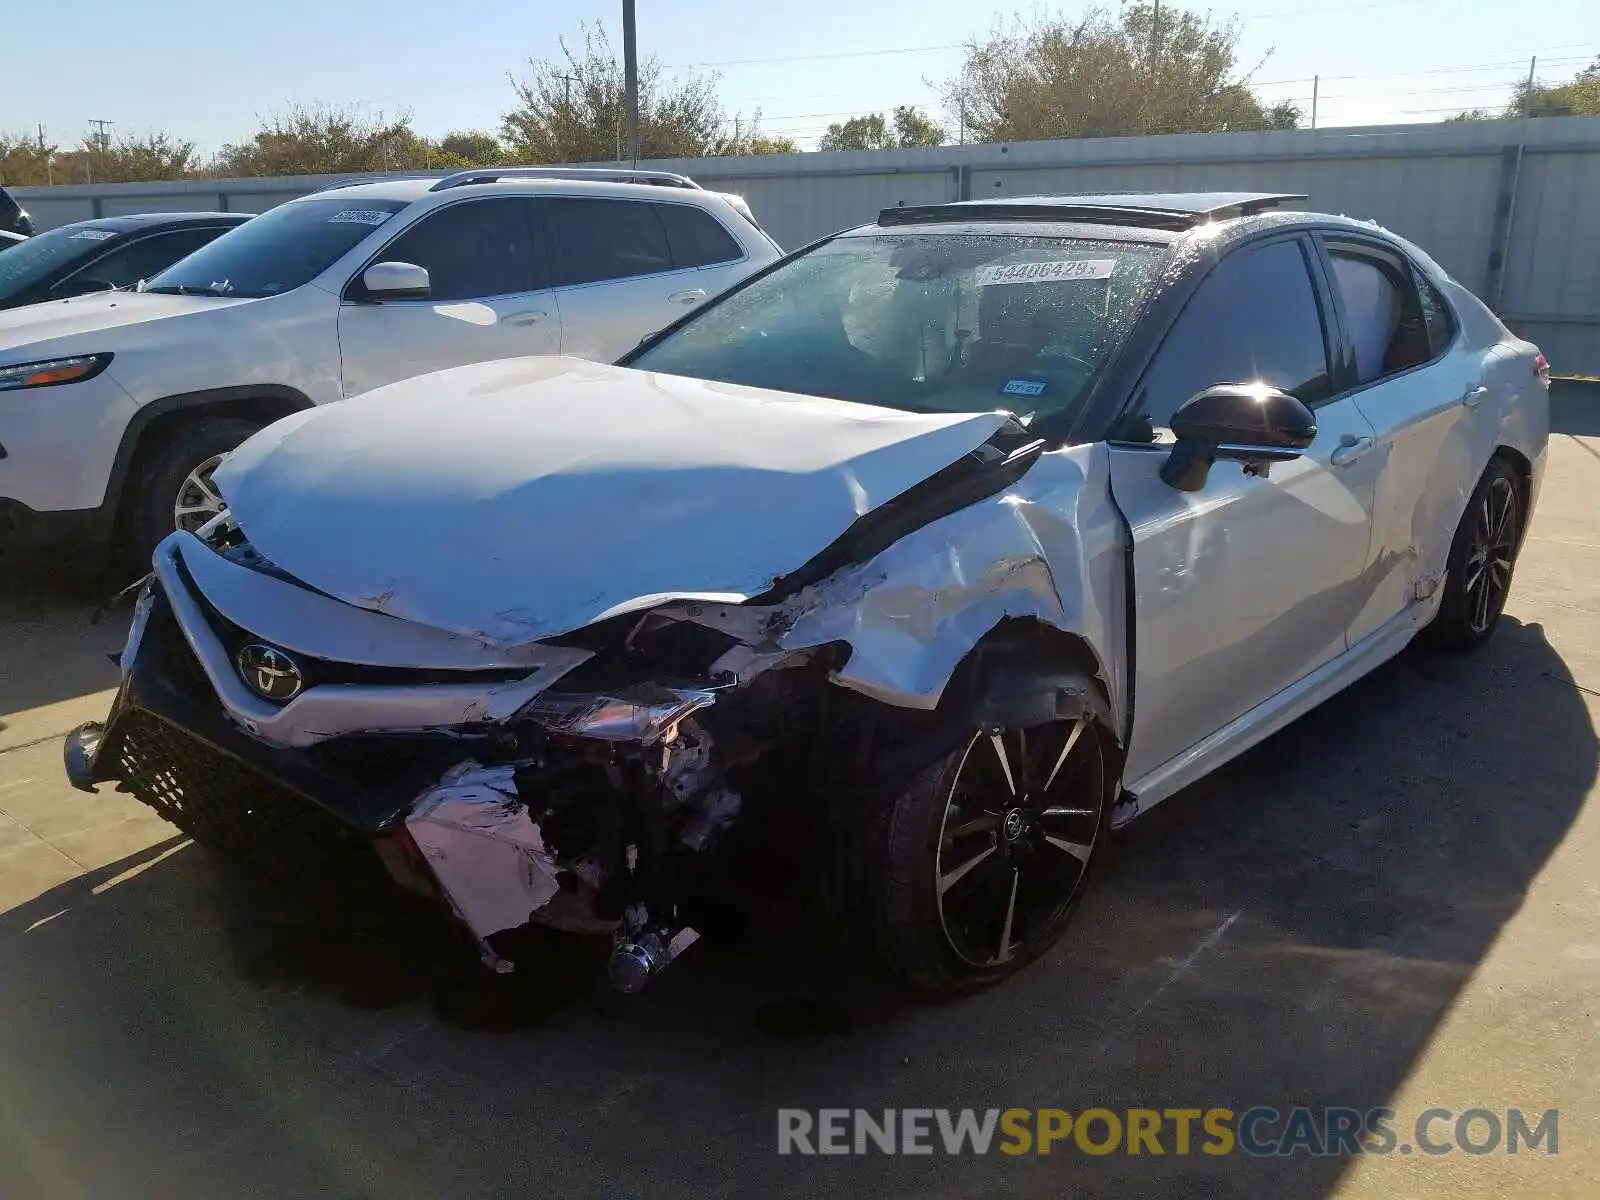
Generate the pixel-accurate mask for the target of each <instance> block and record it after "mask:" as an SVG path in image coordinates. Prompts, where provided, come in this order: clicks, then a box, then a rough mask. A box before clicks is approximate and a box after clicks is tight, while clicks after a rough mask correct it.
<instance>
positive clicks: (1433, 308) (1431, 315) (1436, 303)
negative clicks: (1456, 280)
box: [1411, 267, 1456, 354]
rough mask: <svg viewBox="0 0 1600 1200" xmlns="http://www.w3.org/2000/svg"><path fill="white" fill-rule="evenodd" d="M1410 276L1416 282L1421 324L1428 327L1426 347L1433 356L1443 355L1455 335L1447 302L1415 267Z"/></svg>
mask: <svg viewBox="0 0 1600 1200" xmlns="http://www.w3.org/2000/svg"><path fill="white" fill-rule="evenodd" d="M1411 270H1412V274H1413V276H1414V277H1415V278H1416V281H1417V299H1418V302H1419V303H1420V304H1421V305H1422V322H1423V324H1425V325H1426V326H1427V327H1428V345H1429V346H1430V347H1431V348H1432V349H1433V352H1434V353H1435V354H1443V353H1444V349H1445V347H1446V346H1448V345H1449V344H1450V339H1451V338H1453V337H1454V336H1455V334H1456V322H1455V317H1454V316H1452V315H1451V312H1450V305H1449V302H1448V301H1446V300H1445V298H1444V297H1443V296H1441V295H1440V294H1439V289H1438V288H1436V287H1434V286H1433V283H1432V282H1431V281H1430V280H1429V279H1428V277H1427V276H1426V275H1424V274H1423V273H1422V272H1421V271H1418V270H1417V269H1416V268H1415V267H1413V268H1412V269H1411Z"/></svg>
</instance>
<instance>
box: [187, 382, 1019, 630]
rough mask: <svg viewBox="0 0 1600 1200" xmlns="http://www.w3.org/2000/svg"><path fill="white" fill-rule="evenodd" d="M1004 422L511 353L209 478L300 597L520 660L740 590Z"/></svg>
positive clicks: (320, 413) (327, 415)
mask: <svg viewBox="0 0 1600 1200" xmlns="http://www.w3.org/2000/svg"><path fill="white" fill-rule="evenodd" d="M1009 419H1010V418H1008V417H1007V416H1006V415H1005V414H1003V413H980V414H970V413H962V414H936V415H925V414H915V413H903V412H896V411H893V410H890V409H880V408H873V407H870V406H867V405H861V404H850V403H845V402H841V401H833V400H822V399H817V398H814V397H805V396H795V395H791V394H788V393H784V392H771V391H764V390H762V389H759V388H749V387H741V386H738V385H734V384H723V383H709V382H705V381H702V380H693V379H683V378H678V377H674V376H668V375H655V374H650V373H646V372H642V371H633V370H628V369H625V368H621V367H612V366H605V365H602V364H598V363H590V362H581V361H578V360H574V359H564V358H523V359H512V360H508V361H501V362H491V363H481V364H478V365H475V366H470V367H460V368H456V369H454V370H449V371H440V372H437V373H435V374H432V375H423V376H420V377H418V378H415V379H409V380H405V381H403V382H401V383H397V384H393V385H390V386H389V387H384V388H379V389H377V390H376V391H372V392H369V393H367V394H366V395H364V396H361V397H358V398H356V399H353V400H345V401H342V402H340V403H337V404H332V405H328V406H326V407H323V408H319V409H313V410H310V411H307V412H303V413H298V414H296V415H294V416H291V417H288V418H286V419H284V420H282V421H279V422H277V423H276V424H274V425H271V426H269V427H268V428H267V429H265V430H263V431H262V432H260V433H258V434H257V435H256V436H255V437H253V438H251V439H250V440H249V441H248V442H246V443H245V444H244V445H243V446H242V447H240V449H239V450H237V451H236V452H235V453H234V454H233V455H232V457H231V458H230V459H229V460H228V461H227V462H226V463H225V464H224V465H223V466H222V468H221V469H220V470H219V471H218V472H217V476H216V479H217V483H218V485H219V486H220V488H221V490H222V492H223V495H224V497H225V498H226V499H227V501H228V504H229V507H230V509H231V510H232V512H233V514H234V516H235V518H236V519H237V520H238V522H239V524H240V526H241V527H242V528H243V530H244V532H245V534H246V536H247V537H249V538H250V540H251V542H252V543H253V544H254V546H255V547H256V549H257V550H258V551H260V552H261V553H262V554H264V555H265V556H266V557H267V558H269V559H271V560H272V561H273V562H275V563H276V564H278V565H279V566H280V567H282V568H283V569H284V570H286V571H288V572H290V573H291V574H293V575H294V576H296V577H297V578H299V579H301V580H303V581H304V582H306V583H308V584H310V585H311V586H312V587H315V588H317V589H319V590H321V591H324V592H326V593H328V594H329V595H332V596H335V597H337V598H338V599H341V600H344V601H345V602H347V603H350V604H354V605H357V606H359V607H362V608H369V609H374V610H377V611H381V612H385V613H389V614H391V615H394V616H397V617H402V618H404V619H406V620H411V621H418V622H421V623H423V624H426V625H432V626H435V627H437V628H441V629H447V630H450V631H453V632H456V633H462V634H466V635H469V636H474V637H479V638H484V639H487V640H490V641H493V642H498V643H502V644H517V643H522V642H528V641H532V640H534V639H537V638H541V637H550V636H553V635H555V634H558V633H562V632H565V631H567V630H571V629H576V628H579V627H581V626H583V625H587V624H589V623H590V622H592V621H595V620H597V619H599V618H601V617H604V616H607V615H611V614H613V613H616V612H622V611H627V610H629V609H635V608H643V607H647V606H649V605H651V604H655V603H659V602H660V601H662V600H664V599H667V598H670V597H675V596H679V597H681V596H697V597H705V598H716V599H719V600H723V601H739V600H744V599H747V598H749V597H750V596H754V595H758V594H760V593H761V592H763V591H765V590H767V589H768V588H769V587H770V586H771V584H772V582H773V580H774V579H775V578H776V577H777V576H779V575H782V574H784V573H787V572H789V571H792V570H794V569H795V568H797V567H799V566H800V565H801V564H803V563H804V562H806V561H807V560H808V559H810V558H811V557H813V556H814V555H816V554H818V553H819V552H821V551H822V550H823V549H825V548H826V547H827V546H828V545H829V544H830V543H831V542H833V541H834V540H835V539H836V538H838V536H839V535H840V534H841V533H843V532H844V531H845V529H847V528H848V527H849V526H850V524H851V523H852V522H853V521H855V519H856V518H857V517H859V516H861V515H862V514H864V513H867V512H870V511H871V510H872V509H874V508H877V507H878V506H879V505H881V504H883V503H884V502H886V501H888V500H891V499H893V498H894V497H895V496H897V495H899V494H900V493H901V492H904V491H905V490H906V489H908V488H910V487H912V486H913V485H914V484H917V483H919V482H921V481H922V480H923V479H926V478H927V477H928V476H930V475H932V474H934V473H935V472H937V471H939V470H940V469H942V468H943V467H945V466H948V465H949V464H950V463H952V462H954V461H955V460H957V459H958V458H960V457H961V456H962V455H963V454H966V453H968V452H970V451H972V450H974V449H975V448H977V447H978V446H979V445H981V444H982V443H983V442H985V441H986V440H987V439H988V438H989V437H990V436H991V435H992V434H993V433H994V432H995V431H996V430H997V429H999V428H1000V427H1001V426H1002V425H1003V424H1005V423H1006V421H1008V420H1009Z"/></svg>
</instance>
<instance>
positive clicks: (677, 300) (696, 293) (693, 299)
mask: <svg viewBox="0 0 1600 1200" xmlns="http://www.w3.org/2000/svg"><path fill="white" fill-rule="evenodd" d="M705 298H706V290H705V288H689V289H688V290H687V291H682V292H673V293H672V295H670V296H668V297H667V299H668V300H670V301H672V303H674V304H699V303H700V301H702V300H704V299H705Z"/></svg>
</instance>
